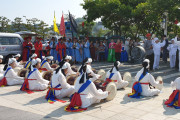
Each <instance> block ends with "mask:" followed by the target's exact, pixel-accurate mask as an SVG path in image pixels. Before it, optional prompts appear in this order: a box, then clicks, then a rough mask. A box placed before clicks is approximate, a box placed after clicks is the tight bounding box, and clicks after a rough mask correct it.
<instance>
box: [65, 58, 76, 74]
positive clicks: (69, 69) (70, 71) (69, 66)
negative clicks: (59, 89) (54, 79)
mask: <svg viewBox="0 0 180 120" xmlns="http://www.w3.org/2000/svg"><path fill="white" fill-rule="evenodd" d="M66 64H67V67H68V73H67V75H66V77H67V76H69V75H73V74H77V73H76V72H74V71H73V70H72V69H71V65H70V63H69V62H66Z"/></svg>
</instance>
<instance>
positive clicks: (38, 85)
mask: <svg viewBox="0 0 180 120" xmlns="http://www.w3.org/2000/svg"><path fill="white" fill-rule="evenodd" d="M28 79H36V80H29V89H30V90H45V89H47V87H48V84H49V81H47V80H45V79H43V78H42V76H41V73H40V72H39V70H36V71H34V72H33V73H32V74H31V75H30V76H29V78H28Z"/></svg>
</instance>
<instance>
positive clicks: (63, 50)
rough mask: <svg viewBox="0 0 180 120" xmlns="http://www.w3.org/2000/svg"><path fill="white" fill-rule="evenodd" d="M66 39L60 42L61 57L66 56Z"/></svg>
mask: <svg viewBox="0 0 180 120" xmlns="http://www.w3.org/2000/svg"><path fill="white" fill-rule="evenodd" d="M65 42H66V38H64V39H63V42H62V57H64V56H66V44H65Z"/></svg>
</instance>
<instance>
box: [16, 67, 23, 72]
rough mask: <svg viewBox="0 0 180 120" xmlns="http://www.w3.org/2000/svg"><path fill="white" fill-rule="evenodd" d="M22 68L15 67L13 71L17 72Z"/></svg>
mask: <svg viewBox="0 0 180 120" xmlns="http://www.w3.org/2000/svg"><path fill="white" fill-rule="evenodd" d="M21 69H22V68H21V67H15V68H14V72H16V73H18V72H19V71H20V70H21Z"/></svg>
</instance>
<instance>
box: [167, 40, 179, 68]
mask: <svg viewBox="0 0 180 120" xmlns="http://www.w3.org/2000/svg"><path fill="white" fill-rule="evenodd" d="M171 41H172V44H170V45H169V46H168V47H167V49H168V50H169V58H170V67H171V68H174V67H175V63H176V51H177V49H178V46H177V45H176V44H175V43H174V39H172V40H171Z"/></svg>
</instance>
